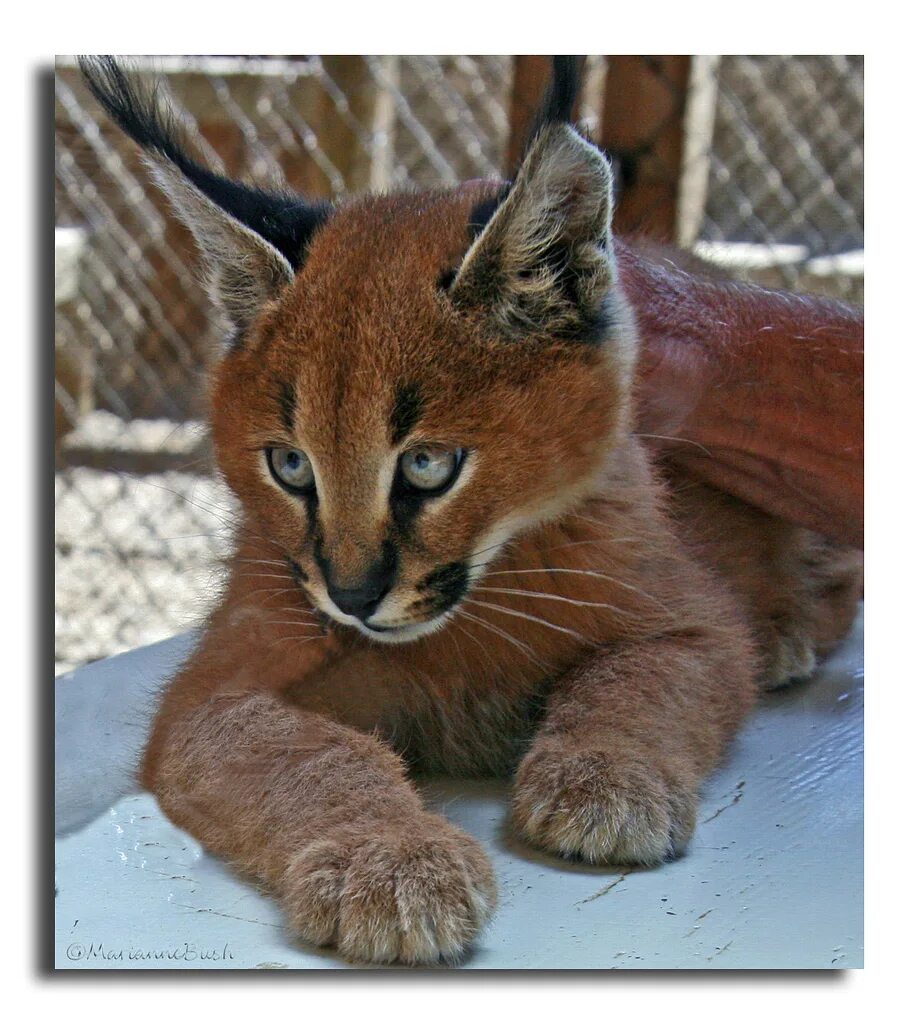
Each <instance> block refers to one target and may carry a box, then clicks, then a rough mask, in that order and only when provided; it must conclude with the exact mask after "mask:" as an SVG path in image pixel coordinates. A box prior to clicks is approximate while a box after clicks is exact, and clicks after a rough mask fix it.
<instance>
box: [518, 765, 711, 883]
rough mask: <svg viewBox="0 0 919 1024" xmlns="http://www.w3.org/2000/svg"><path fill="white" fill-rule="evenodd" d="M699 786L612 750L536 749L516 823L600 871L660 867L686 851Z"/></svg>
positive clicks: (522, 782) (521, 782) (523, 769)
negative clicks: (634, 866)
mask: <svg viewBox="0 0 919 1024" xmlns="http://www.w3.org/2000/svg"><path fill="white" fill-rule="evenodd" d="M696 802H697V801H696V794H695V787H694V786H693V785H692V784H690V783H688V782H684V781H680V779H679V778H678V777H677V774H676V773H674V772H668V771H664V770H661V769H657V768H655V767H654V766H653V765H652V764H651V763H645V762H643V761H642V760H640V759H637V758H635V757H633V756H619V757H617V756H616V754H615V753H613V752H612V751H609V752H608V751H605V750H581V751H576V752H565V751H564V750H534V751H531V752H530V753H529V754H528V755H527V756H526V757H525V758H524V760H523V761H522V763H521V765H520V768H519V769H518V771H517V778H516V781H515V785H514V796H513V809H512V820H513V823H514V825H515V826H516V828H517V829H518V830H519V831H520V832H521V833H522V834H523V835H524V836H525V837H526V838H527V839H528V840H529V841H530V842H531V843H533V845H534V846H537V847H540V848H541V849H544V850H548V851H550V852H551V853H556V854H561V855H562V856H565V857H580V858H582V859H584V860H586V861H590V862H591V863H595V864H642V865H654V864H660V863H662V862H663V861H665V860H670V859H672V858H673V857H675V856H677V855H679V854H680V853H682V852H683V850H684V849H685V847H686V844H687V843H688V842H689V839H690V837H691V836H692V833H693V829H694V828H695V821H696Z"/></svg>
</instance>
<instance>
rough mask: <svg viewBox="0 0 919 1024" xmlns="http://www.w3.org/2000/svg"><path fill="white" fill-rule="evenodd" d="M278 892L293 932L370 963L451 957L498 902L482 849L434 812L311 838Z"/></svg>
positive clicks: (459, 951) (460, 950)
mask: <svg viewBox="0 0 919 1024" xmlns="http://www.w3.org/2000/svg"><path fill="white" fill-rule="evenodd" d="M283 890H284V904H285V907H286V909H287V911H288V914H289V916H290V920H291V924H292V926H293V927H294V928H295V929H296V931H297V932H298V933H299V934H300V935H302V936H304V937H305V938H306V939H308V940H309V941H311V942H314V943H316V944H317V945H322V946H326V945H332V946H337V947H338V949H339V950H340V951H341V952H342V953H343V954H344V955H345V956H347V957H348V958H350V959H354V960H362V961H373V962H376V963H392V962H393V961H401V962H402V963H408V964H417V963H434V962H436V961H438V960H441V959H443V960H447V961H455V960H457V959H458V958H459V957H460V956H462V954H463V952H464V951H465V950H466V949H467V948H468V946H469V944H470V943H471V942H472V940H473V939H474V938H475V936H476V934H477V933H478V931H479V929H480V928H481V927H482V925H483V924H484V923H485V922H486V921H487V920H488V918H489V917H490V915H491V912H492V911H493V910H494V907H495V900H496V886H495V879H494V873H493V872H492V868H491V864H490V863H489V861H488V858H487V857H486V856H485V853H484V852H483V851H482V849H481V847H480V846H479V845H478V843H476V842H475V840H473V839H471V838H470V837H469V836H467V835H465V834H464V833H463V832H461V831H460V830H459V829H457V828H454V827H453V826H452V825H450V824H449V823H448V822H446V821H444V820H443V819H442V818H438V817H436V816H435V815H423V816H422V817H420V818H419V819H418V820H415V821H412V822H404V823H398V824H392V825H388V826H386V827H384V828H380V829H379V830H378V831H377V832H376V834H368V833H367V832H364V833H363V834H352V835H349V836H342V837H337V836H336V837H329V838H327V839H322V840H318V841H316V842H314V843H312V844H310V845H309V846H307V847H306V849H304V850H302V851H301V852H300V853H299V854H298V855H297V856H296V857H295V858H294V860H293V862H292V863H291V865H290V867H289V868H288V871H287V874H286V876H285V880H284V885H283Z"/></svg>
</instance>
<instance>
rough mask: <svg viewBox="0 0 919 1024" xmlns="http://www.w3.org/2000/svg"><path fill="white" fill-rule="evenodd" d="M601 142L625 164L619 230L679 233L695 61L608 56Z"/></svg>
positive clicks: (666, 237) (662, 235)
mask: <svg viewBox="0 0 919 1024" xmlns="http://www.w3.org/2000/svg"><path fill="white" fill-rule="evenodd" d="M606 61H607V66H606V87H605V90H604V99H603V113H602V116H601V120H600V131H599V138H598V140H597V141H598V142H599V144H600V145H601V146H602V147H603V149H604V150H606V152H607V153H608V154H609V155H610V156H611V157H613V158H614V159H615V160H616V162H617V163H618V165H619V175H618V190H617V192H618V195H617V201H616V214H615V217H614V218H613V226H614V229H615V230H616V231H617V232H619V233H621V234H628V233H633V232H640V233H642V234H645V235H650V236H652V237H654V238H658V239H660V240H662V241H672V240H674V239H675V238H676V234H677V206H678V203H677V200H678V195H679V185H680V173H681V170H682V161H683V134H684V133H683V110H684V106H685V102H686V92H687V88H688V85H689V70H690V66H691V58H690V57H688V56H663V57H633V56H625V57H607V58H606Z"/></svg>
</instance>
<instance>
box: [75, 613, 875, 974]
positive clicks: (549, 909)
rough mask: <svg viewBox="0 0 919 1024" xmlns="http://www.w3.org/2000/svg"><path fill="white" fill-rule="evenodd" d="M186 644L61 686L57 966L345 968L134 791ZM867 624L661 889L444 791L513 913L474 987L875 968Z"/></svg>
mask: <svg viewBox="0 0 919 1024" xmlns="http://www.w3.org/2000/svg"><path fill="white" fill-rule="evenodd" d="M191 641H192V638H191V637H189V636H185V637H178V638H175V639H173V640H170V641H167V642H165V643H162V644H158V645H156V646H155V647H153V648H148V649H146V650H141V651H135V652H131V653H130V654H127V655H123V656H121V657H119V658H113V659H109V660H106V661H102V662H99V663H97V664H95V665H92V666H89V667H88V668H86V669H83V670H81V671H78V672H76V673H73V674H67V675H64V676H62V677H60V678H59V679H58V681H57V688H56V723H57V724H56V752H55V763H56V773H57V784H56V792H57V801H56V811H57V826H58V827H57V831H58V840H57V843H56V863H57V871H56V882H57V896H56V921H57V928H56V939H55V958H56V963H57V966H58V967H61V968H100V967H110V968H114V969H121V968H137V967H141V968H159V967H164V968H250V969H251V968H256V969H302V968H343V967H348V966H351V965H348V964H346V963H345V962H344V961H342V960H341V959H340V958H339V957H338V956H337V955H336V954H335V953H334V952H331V951H329V950H318V949H314V948H311V947H309V946H307V945H305V944H303V943H301V942H298V941H297V940H296V939H294V938H292V937H291V936H290V935H289V934H288V933H287V931H286V929H285V927H284V922H283V920H282V918H281V915H280V913H279V911H278V909H277V907H276V905H275V904H274V903H273V902H272V900H271V899H269V898H268V897H267V896H266V895H264V894H263V893H261V892H260V891H258V889H256V888H255V887H254V886H253V885H252V884H251V883H250V882H247V881H244V880H242V879H241V878H239V877H237V876H236V875H235V874H234V873H233V872H232V871H230V870H229V869H228V868H227V866H226V865H225V864H224V863H223V862H221V861H220V860H219V859H218V858H215V857H213V856H211V855H209V854H208V853H206V852H204V851H203V850H202V849H201V846H200V845H199V844H198V843H197V842H196V841H195V840H194V839H192V838H191V837H190V836H189V835H187V834H186V833H184V832H182V831H181V830H179V829H177V828H175V827H174V826H173V825H172V824H170V823H169V822H168V821H167V820H166V819H165V818H164V817H163V815H162V814H161V813H160V811H159V809H158V807H157V806H156V803H155V801H154V800H153V798H152V797H150V796H149V795H147V794H142V793H139V792H137V791H136V789H135V787H134V784H133V781H132V766H133V765H134V764H135V763H136V758H137V754H138V751H139V750H140V748H141V746H142V744H143V742H144V737H145V735H146V732H147V727H148V724H149V719H150V711H151V709H152V707H153V703H154V700H155V697H156V695H157V693H158V692H159V690H160V688H161V686H162V684H163V682H164V680H165V679H167V678H168V677H169V676H170V675H171V673H173V672H174V671H175V668H176V666H177V665H178V664H179V663H180V662H181V660H182V659H183V658H184V657H185V656H186V654H187V652H188V650H189V648H190V644H191ZM863 664H864V661H863V639H862V623H861V619H859V621H858V622H857V623H856V626H855V628H854V629H853V631H852V634H851V635H850V637H849V639H848V641H847V643H846V644H845V645H844V647H843V648H842V649H841V650H840V651H838V652H837V653H836V654H835V655H834V656H833V657H832V658H831V659H830V660H829V662H828V663H827V664H826V665H825V666H824V667H823V668H822V669H821V671H820V672H819V674H818V676H817V677H816V678H815V679H814V680H812V681H811V682H809V683H806V684H803V685H801V686H798V687H793V688H791V689H789V690H786V691H784V692H782V693H777V694H771V695H769V696H767V697H765V698H764V699H763V701H762V704H761V707H760V708H759V710H758V711H757V713H756V714H755V715H754V716H753V717H752V718H751V720H750V721H749V722H748V724H747V726H746V727H745V728H744V730H743V731H742V733H741V735H740V737H739V738H738V740H737V742H736V744H735V745H734V747H733V749H732V751H731V753H730V756H729V757H728V758H727V760H726V762H725V764H724V765H723V767H722V768H721V769H720V770H719V771H718V772H717V773H716V775H715V776H714V777H713V778H712V779H711V780H710V782H709V784H708V785H707V787H706V790H705V794H704V799H703V802H702V807H701V812H700V814H699V826H698V830H697V833H696V836H695V839H694V841H693V843H692V845H691V846H690V849H689V851H688V854H687V855H686V856H685V857H683V858H682V859H681V860H678V861H675V862H674V863H672V864H668V865H666V866H664V867H662V868H658V869H656V870H653V871H632V872H629V871H623V870H621V869H617V868H615V867H610V868H596V867H593V868H591V867H585V866H583V865H577V864H572V863H566V862H563V861H559V860H556V859H554V858H550V857H544V856H541V855H539V854H537V853H534V852H533V851H531V850H529V849H528V848H526V847H524V846H523V845H521V844H520V843H519V842H518V841H517V840H516V839H515V838H514V837H513V836H512V835H511V834H509V832H508V830H507V828H506V825H505V810H506V786H505V784H504V783H500V782H493V783H476V784H468V783H462V784H461V783H454V782H440V783H431V784H428V785H427V786H426V787H425V794H426V798H427V800H428V803H429V804H430V806H431V807H432V809H436V810H439V811H442V812H443V813H444V814H445V815H446V816H447V817H448V818H449V819H450V820H451V821H454V822H455V823H456V824H458V825H460V826H462V827H464V828H466V829H468V830H469V831H470V832H471V833H473V834H474V835H475V836H477V837H478V838H479V840H480V841H481V842H482V843H483V844H484V845H485V847H486V849H487V850H488V852H489V854H490V856H491V857H492V860H493V862H494V864H495V868H496V872H497V875H498V878H499V883H500V888H501V895H500V901H499V906H498V911H497V914H496V916H495V919H494V921H493V922H492V924H491V925H490V927H489V928H488V929H487V930H486V931H485V932H484V934H483V935H482V936H481V938H480V940H479V942H478V943H477V944H476V947H475V949H474V950H473V951H472V952H471V953H470V955H469V957H468V959H467V960H466V961H465V963H464V964H463V965H462V966H463V967H464V968H477V969H501V968H596V969H621V968H828V969H838V968H843V967H860V966H862V960H863V945H862V943H863V938H862V936H863V920H862V910H863V877H862V865H863V860H862V838H863V805H862V792H863V789H862V760H863V729H862V726H863V714H862V697H863V677H864V670H863Z"/></svg>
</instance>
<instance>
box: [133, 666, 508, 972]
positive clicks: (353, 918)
mask: <svg viewBox="0 0 919 1024" xmlns="http://www.w3.org/2000/svg"><path fill="white" fill-rule="evenodd" d="M194 673H195V665H194V662H193V663H192V664H191V666H190V667H189V668H187V669H186V670H185V672H184V673H183V674H182V676H180V677H179V679H178V680H177V682H176V684H175V693H176V696H175V697H174V699H172V700H170V699H169V696H167V700H166V701H165V702H164V706H163V708H164V710H163V711H162V712H161V714H160V718H159V720H158V722H157V726H156V728H155V731H154V736H153V739H152V742H151V745H150V747H149V749H148V754H147V758H146V763H145V766H144V773H143V776H144V782H145V784H146V785H147V786H148V788H150V789H151V790H152V791H153V792H154V793H155V794H156V796H157V797H158V799H159V801H160V804H161V806H162V807H163V809H164V811H165V812H166V813H167V814H168V815H169V817H170V818H172V820H173V821H175V822H176V823H177V824H178V825H180V826H181V827H183V828H185V829H187V830H188V831H189V832H190V833H191V834H192V835H194V836H195V837H197V838H198V839H199V840H201V841H202V842H203V843H204V844H205V845H207V846H209V847H210V848H211V849H212V850H214V851H216V852H218V853H220V854H222V855H223V856H225V857H227V858H229V859H230V860H232V861H233V862H234V863H235V864H237V865H238V866H240V867H242V868H243V869H245V870H246V871H248V872H250V873H252V874H254V875H255V876H256V877H257V878H259V879H260V880H261V881H263V882H265V883H267V884H268V885H269V886H270V887H272V888H273V889H274V890H275V891H276V893H277V894H278V896H279V899H280V902H281V904H282V906H283V908H284V910H285V911H286V913H287V915H288V918H289V921H290V923H291V925H292V927H293V928H294V930H295V931H296V932H297V934H299V935H301V936H303V937H305V938H306V939H308V940H310V941H312V942H315V943H317V944H320V945H327V944H331V945H335V946H337V947H338V948H339V949H340V950H341V951H342V952H343V953H344V954H345V955H346V956H349V957H351V958H354V959H358V960H372V961H377V962H383V963H385V962H390V961H394V960H400V961H403V962H407V963H419V962H431V961H436V960H437V959H439V958H441V957H443V958H446V959H453V958H456V957H459V956H460V955H461V954H462V953H463V952H464V950H465V949H466V948H467V947H468V945H469V943H470V942H471V941H472V939H473V938H474V936H475V935H476V933H477V932H478V930H479V928H480V927H481V926H482V924H483V923H484V922H485V921H486V920H487V918H488V916H489V915H490V913H491V911H492V909H493V907H494V904H495V882H494V877H493V873H492V869H491V866H490V864H489V862H488V859H487V857H486V856H485V854H484V853H483V851H482V850H481V849H480V847H479V846H478V844H477V843H476V842H475V841H474V840H473V839H471V838H470V837H469V836H467V835H465V834H464V833H462V832H461V831H460V830H458V829H456V828H454V827H453V826H452V825H450V824H449V823H448V822H447V821H445V820H444V819H443V818H440V817H438V816H436V815H433V814H429V813H427V812H426V811H425V810H424V808H423V806H422V803H421V800H420V798H419V796H418V794H417V793H416V792H415V791H414V789H413V788H412V787H411V785H410V784H409V783H408V781H407V780H406V778H405V776H404V770H403V765H402V762H401V760H400V759H399V758H398V757H397V756H396V755H395V754H394V753H393V752H392V751H391V750H390V749H389V748H387V747H386V746H384V744H382V743H381V742H379V741H378V740H377V739H376V738H375V737H373V736H371V735H368V734H366V733H362V732H358V731H356V730H354V729H351V728H349V727H346V726H343V725H340V724H339V723H337V722H334V721H331V720H329V719H327V718H325V717H323V716H322V715H318V714H314V713H311V712H306V711H303V710H301V709H298V708H296V707H293V706H291V705H289V704H287V703H285V702H284V701H283V700H282V698H280V697H279V696H277V695H276V694H270V693H264V692H255V693H253V692H241V693H240V692H236V693H229V692H226V693H216V694H214V693H212V694H210V695H208V696H206V697H205V699H203V700H202V701H201V702H200V703H197V704H195V703H194V701H193V700H192V699H191V698H190V696H189V685H190V682H189V680H190V679H192V680H193V678H194Z"/></svg>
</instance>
